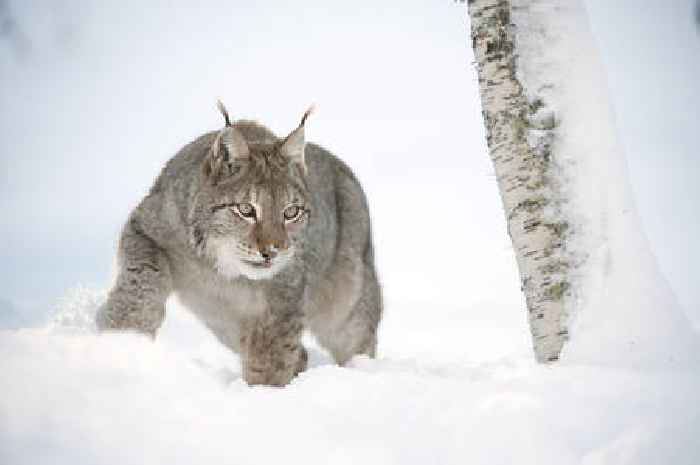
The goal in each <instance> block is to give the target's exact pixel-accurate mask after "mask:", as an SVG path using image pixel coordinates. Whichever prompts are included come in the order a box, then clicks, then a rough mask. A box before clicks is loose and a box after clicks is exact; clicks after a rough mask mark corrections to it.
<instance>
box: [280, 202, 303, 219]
mask: <svg viewBox="0 0 700 465" xmlns="http://www.w3.org/2000/svg"><path fill="white" fill-rule="evenodd" d="M301 211H302V210H301V208H299V206H298V205H290V206H288V207H287V208H285V209H284V219H285V220H287V221H293V220H295V219H296V218H297V217H299V214H300V213H301Z"/></svg>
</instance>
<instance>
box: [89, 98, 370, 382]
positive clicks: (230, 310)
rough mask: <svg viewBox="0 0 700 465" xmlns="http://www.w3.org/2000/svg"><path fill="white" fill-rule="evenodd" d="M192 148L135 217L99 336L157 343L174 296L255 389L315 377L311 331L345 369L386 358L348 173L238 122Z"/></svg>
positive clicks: (313, 151) (290, 141)
mask: <svg viewBox="0 0 700 465" xmlns="http://www.w3.org/2000/svg"><path fill="white" fill-rule="evenodd" d="M219 110H220V111H221V114H222V115H223V117H224V120H225V126H224V127H223V129H221V130H218V131H213V132H209V133H206V134H204V135H202V136H200V137H199V138H197V139H196V140H194V141H193V142H191V143H189V144H188V145H186V146H185V147H184V148H182V149H181V150H180V151H179V152H178V153H177V154H176V155H175V156H174V157H173V158H172V159H171V160H170V161H169V162H168V163H167V164H166V165H165V167H164V168H163V170H162V172H161V173H160V175H159V176H158V178H157V179H156V181H155V183H154V185H153V187H152V188H151V190H150V192H149V193H148V195H146V197H145V198H144V199H143V200H142V201H141V203H140V204H139V205H138V206H137V207H136V208H135V209H134V210H133V211H132V213H131V215H130V216H129V219H128V221H127V222H126V224H125V226H124V228H123V230H122V233H121V237H120V240H119V245H118V253H117V259H118V264H119V265H118V266H119V268H118V275H117V278H116V282H115V284H114V287H113V288H112V289H111V291H110V293H109V296H108V299H107V301H106V303H105V304H104V305H103V306H102V307H101V308H100V309H99V311H98V315H97V325H98V328H100V329H101V330H136V331H140V332H143V333H147V334H149V335H151V336H152V337H155V335H156V332H157V330H158V328H159V327H160V326H161V323H162V322H163V320H164V318H165V300H166V298H167V297H168V296H169V295H170V294H171V293H176V295H177V296H178V298H179V299H180V301H181V302H183V303H184V304H185V305H186V306H187V307H188V308H189V309H190V310H191V311H192V312H193V313H194V314H195V315H196V316H197V317H198V318H199V319H200V320H201V321H202V322H203V323H204V324H205V325H206V326H207V327H208V328H209V329H210V330H211V331H212V332H213V334H214V335H215V336H216V337H217V338H218V340H219V341H221V342H222V343H223V344H224V345H225V346H227V347H228V348H230V349H231V350H233V351H236V352H238V353H239V354H240V356H241V361H242V373H243V378H244V379H245V381H246V382H248V383H249V384H266V385H275V386H282V385H286V384H287V383H289V382H290V380H291V379H292V378H293V377H294V376H296V375H297V374H298V373H300V372H301V371H303V370H304V369H305V368H306V364H307V353H306V350H305V348H304V347H303V345H302V344H301V334H302V331H303V330H304V329H305V328H306V329H308V330H310V331H311V332H312V333H313V334H314V335H315V337H316V339H317V340H318V342H319V343H320V344H321V345H322V346H323V347H325V348H326V349H327V350H328V351H329V352H330V353H331V354H332V356H333V357H334V359H335V361H336V362H337V363H338V364H345V363H346V362H348V361H349V360H350V359H351V358H352V357H353V356H354V355H357V354H365V355H368V356H370V357H373V356H374V355H375V351H376V346H377V326H378V324H379V320H380V317H381V314H382V298H381V289H380V285H379V282H378V280H377V273H376V271H375V266H374V253H373V247H372V238H371V232H370V218H369V212H368V208H367V201H366V198H365V195H364V193H363V191H362V188H361V187H360V184H359V183H358V181H357V179H356V178H355V176H354V175H353V173H352V171H351V170H350V168H348V167H347V166H346V165H345V164H344V163H343V162H342V161H340V160H339V159H338V158H336V157H335V156H333V155H332V154H331V153H329V152H328V151H326V150H324V149H323V148H321V147H320V146H318V145H315V144H312V143H309V144H307V143H306V142H305V136H304V125H305V123H306V120H307V118H308V116H309V114H310V112H311V109H309V110H308V111H307V112H306V113H304V116H303V117H302V119H301V123H300V124H299V126H298V127H297V128H296V129H294V130H293V131H292V132H291V133H290V134H289V135H288V136H287V137H284V138H278V137H276V136H275V134H273V133H272V132H271V131H270V130H269V129H267V128H266V127H265V126H263V125H261V124H259V123H256V122H253V121H249V120H240V121H236V122H235V123H233V124H232V123H231V120H230V118H229V114H228V112H227V110H226V108H225V107H224V106H223V104H221V102H219Z"/></svg>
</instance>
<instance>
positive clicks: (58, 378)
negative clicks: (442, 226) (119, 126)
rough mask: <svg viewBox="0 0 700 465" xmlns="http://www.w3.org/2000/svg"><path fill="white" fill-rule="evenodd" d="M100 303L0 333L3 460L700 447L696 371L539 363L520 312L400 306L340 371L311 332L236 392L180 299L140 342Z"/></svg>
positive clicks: (468, 458)
mask: <svg viewBox="0 0 700 465" xmlns="http://www.w3.org/2000/svg"><path fill="white" fill-rule="evenodd" d="M100 296H101V293H99V292H91V291H88V290H81V291H78V292H74V293H73V295H72V297H71V298H69V299H67V300H66V301H65V302H64V304H63V311H62V312H61V313H60V314H59V316H58V318H57V320H56V321H57V323H55V324H54V325H52V326H51V327H49V328H42V329H24V330H18V331H4V332H1V333H0V369H2V373H3V376H2V377H0V392H1V393H2V395H1V396H0V462H1V463H7V464H17V465H19V464H32V465H39V464H70V465H79V464H86V465H87V464H90V465H95V464H120V465H124V464H143V463H173V464H178V463H182V464H192V463H230V464H237V465H243V464H264V463H280V462H282V461H284V462H285V463H308V464H315V463H319V464H320V463H323V464H326V463H348V464H350V463H363V464H382V465H386V464H402V465H404V464H413V463H415V464H425V463H439V464H464V463H472V464H489V465H494V464H511V463H520V464H543V463H556V464H616V465H622V464H659V463H673V464H676V465H678V464H688V465H690V464H695V463H697V459H698V457H700V443H698V442H697V440H696V438H697V436H698V434H699V433H700V409H699V408H698V402H697V401H698V392H700V373H699V372H698V371H697V370H684V369H669V370H663V371H659V370H642V369H634V368H609V367H603V366H595V365H573V364H571V365H562V366H557V367H549V366H541V365H537V364H535V363H534V362H533V361H532V356H531V354H530V348H529V346H528V338H527V334H526V331H525V325H524V322H519V321H515V322H514V323H508V322H506V321H491V322H489V321H488V320H487V319H485V320H484V322H483V323H478V320H476V321H475V320H474V318H473V315H474V311H473V309H464V308H454V309H452V310H450V308H449V306H445V307H443V308H442V309H440V308H434V309H433V318H432V319H431V320H430V323H426V321H425V318H424V317H423V313H424V312H425V306H423V305H415V304H414V305H410V304H405V303H404V304H402V303H396V305H394V306H392V307H390V308H393V312H394V314H393V315H389V316H388V317H387V319H386V320H385V322H384V325H383V327H382V333H381V336H382V337H381V341H382V343H381V345H380V354H381V355H380V357H379V359H377V360H369V359H365V358H358V359H355V360H353V362H352V364H351V366H349V367H345V368H341V367H338V366H335V365H333V364H332V362H331V360H330V358H329V357H328V356H327V355H326V354H324V353H323V352H322V351H321V350H320V349H318V348H315V345H314V344H313V341H312V340H307V341H306V343H307V345H309V346H310V347H311V351H310V354H311V364H310V365H311V366H310V368H309V370H308V371H306V372H305V373H303V374H302V375H301V376H299V377H298V378H297V379H295V380H294V381H293V382H292V384H290V385H289V386H287V387H286V388H281V389H280V388H267V387H254V388H250V387H248V386H247V385H246V384H245V383H244V382H243V381H242V379H241V377H240V366H239V361H238V359H237V357H236V356H235V355H233V354H231V353H230V352H228V351H227V350H226V349H225V348H223V347H222V346H220V345H219V344H218V343H217V342H216V341H215V340H214V338H213V337H212V336H211V335H210V334H208V332H207V330H206V329H205V328H204V327H202V326H201V325H200V324H199V323H198V322H197V321H196V320H194V318H193V317H192V316H191V315H190V314H189V313H188V312H187V311H186V310H184V309H182V308H181V307H180V305H179V304H178V303H177V301H176V300H172V301H170V302H169V304H168V318H167V320H166V324H165V327H164V328H163V330H162V332H161V334H160V336H159V337H158V339H157V340H156V341H155V342H152V341H150V340H148V339H147V338H144V337H141V336H139V335H136V334H102V335H97V334H95V333H94V332H93V331H92V329H91V328H90V321H91V319H90V315H91V313H92V312H93V311H94V308H95V307H96V306H97V304H98V303H99V301H100V298H101V297H100ZM81 311H82V313H81ZM399 312H401V315H397V314H398V313H399ZM418 336H420V341H418V339H417V338H418ZM495 347H498V348H500V350H501V352H500V353H499V352H497V351H495V349H494V348H495ZM507 352H510V355H506V353H507ZM494 354H495V355H494Z"/></svg>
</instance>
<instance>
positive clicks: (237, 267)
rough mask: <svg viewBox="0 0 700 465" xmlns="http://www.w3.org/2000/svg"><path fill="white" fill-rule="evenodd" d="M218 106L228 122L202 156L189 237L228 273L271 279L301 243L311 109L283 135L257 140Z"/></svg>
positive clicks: (305, 217) (306, 212)
mask: <svg viewBox="0 0 700 465" xmlns="http://www.w3.org/2000/svg"><path fill="white" fill-rule="evenodd" d="M219 110H220V111H221V113H222V114H223V116H224V118H225V120H226V126H225V127H224V128H223V129H222V130H221V131H219V132H218V134H216V137H215V139H214V140H213V142H212V143H211V147H210V148H209V151H208V153H207V155H206V156H205V158H204V160H203V161H202V166H201V189H200V192H199V194H198V195H197V200H196V202H195V205H194V209H193V218H192V220H193V222H192V229H191V239H192V243H193V245H194V247H195V248H196V249H197V251H198V253H199V254H200V255H202V256H204V257H205V258H206V259H207V260H209V261H210V262H211V263H212V264H213V265H214V267H215V268H216V270H217V271H218V272H219V273H220V274H222V275H224V276H226V277H229V278H234V277H236V276H239V275H244V276H246V277H248V278H250V279H266V278H270V277H272V276H273V275H274V274H275V273H276V272H278V271H279V270H281V269H282V268H283V267H284V266H285V265H286V264H288V263H289V261H290V259H291V258H292V257H293V255H294V253H295V251H296V250H297V249H298V248H299V246H300V243H301V239H302V233H303V230H304V228H305V226H306V222H307V221H308V218H309V213H310V210H309V196H308V191H307V185H306V165H305V163H304V147H305V139H304V124H305V122H306V118H307V117H308V116H309V114H310V113H311V111H312V108H310V109H309V110H307V111H306V113H304V116H303V117H302V119H301V123H300V124H299V126H298V127H297V128H296V129H294V130H293V131H292V132H291V133H290V134H289V135H288V136H287V137H285V138H284V139H281V140H277V139H276V138H272V137H270V138H266V139H265V140H261V141H258V140H247V139H246V138H245V137H244V134H243V132H242V129H243V127H242V126H239V124H235V125H232V124H231V121H230V119H229V116H228V112H227V111H226V109H225V108H224V106H223V104H221V102H219ZM241 124H243V123H241ZM257 129H258V130H261V129H262V128H261V127H260V126H257ZM249 139H250V138H249Z"/></svg>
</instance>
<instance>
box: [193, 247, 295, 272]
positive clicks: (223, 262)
mask: <svg viewBox="0 0 700 465" xmlns="http://www.w3.org/2000/svg"><path fill="white" fill-rule="evenodd" d="M207 249H208V252H209V254H210V256H211V257H212V258H213V259H214V264H215V267H216V271H217V272H218V273H219V274H220V275H222V276H225V277H226V278H229V279H233V278H237V277H239V276H245V277H246V278H248V279H254V280H259V279H269V278H271V277H272V276H274V275H275V273H277V272H278V271H279V270H280V269H282V268H283V267H284V264H285V263H286V261H287V260H284V259H282V258H281V257H278V258H277V260H275V261H274V262H273V263H272V266H271V267H270V268H256V267H253V266H250V265H248V264H246V263H245V262H243V261H242V260H241V259H240V257H239V256H238V254H237V253H236V248H235V245H233V244H231V241H230V240H228V241H224V240H210V241H208V243H207Z"/></svg>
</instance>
